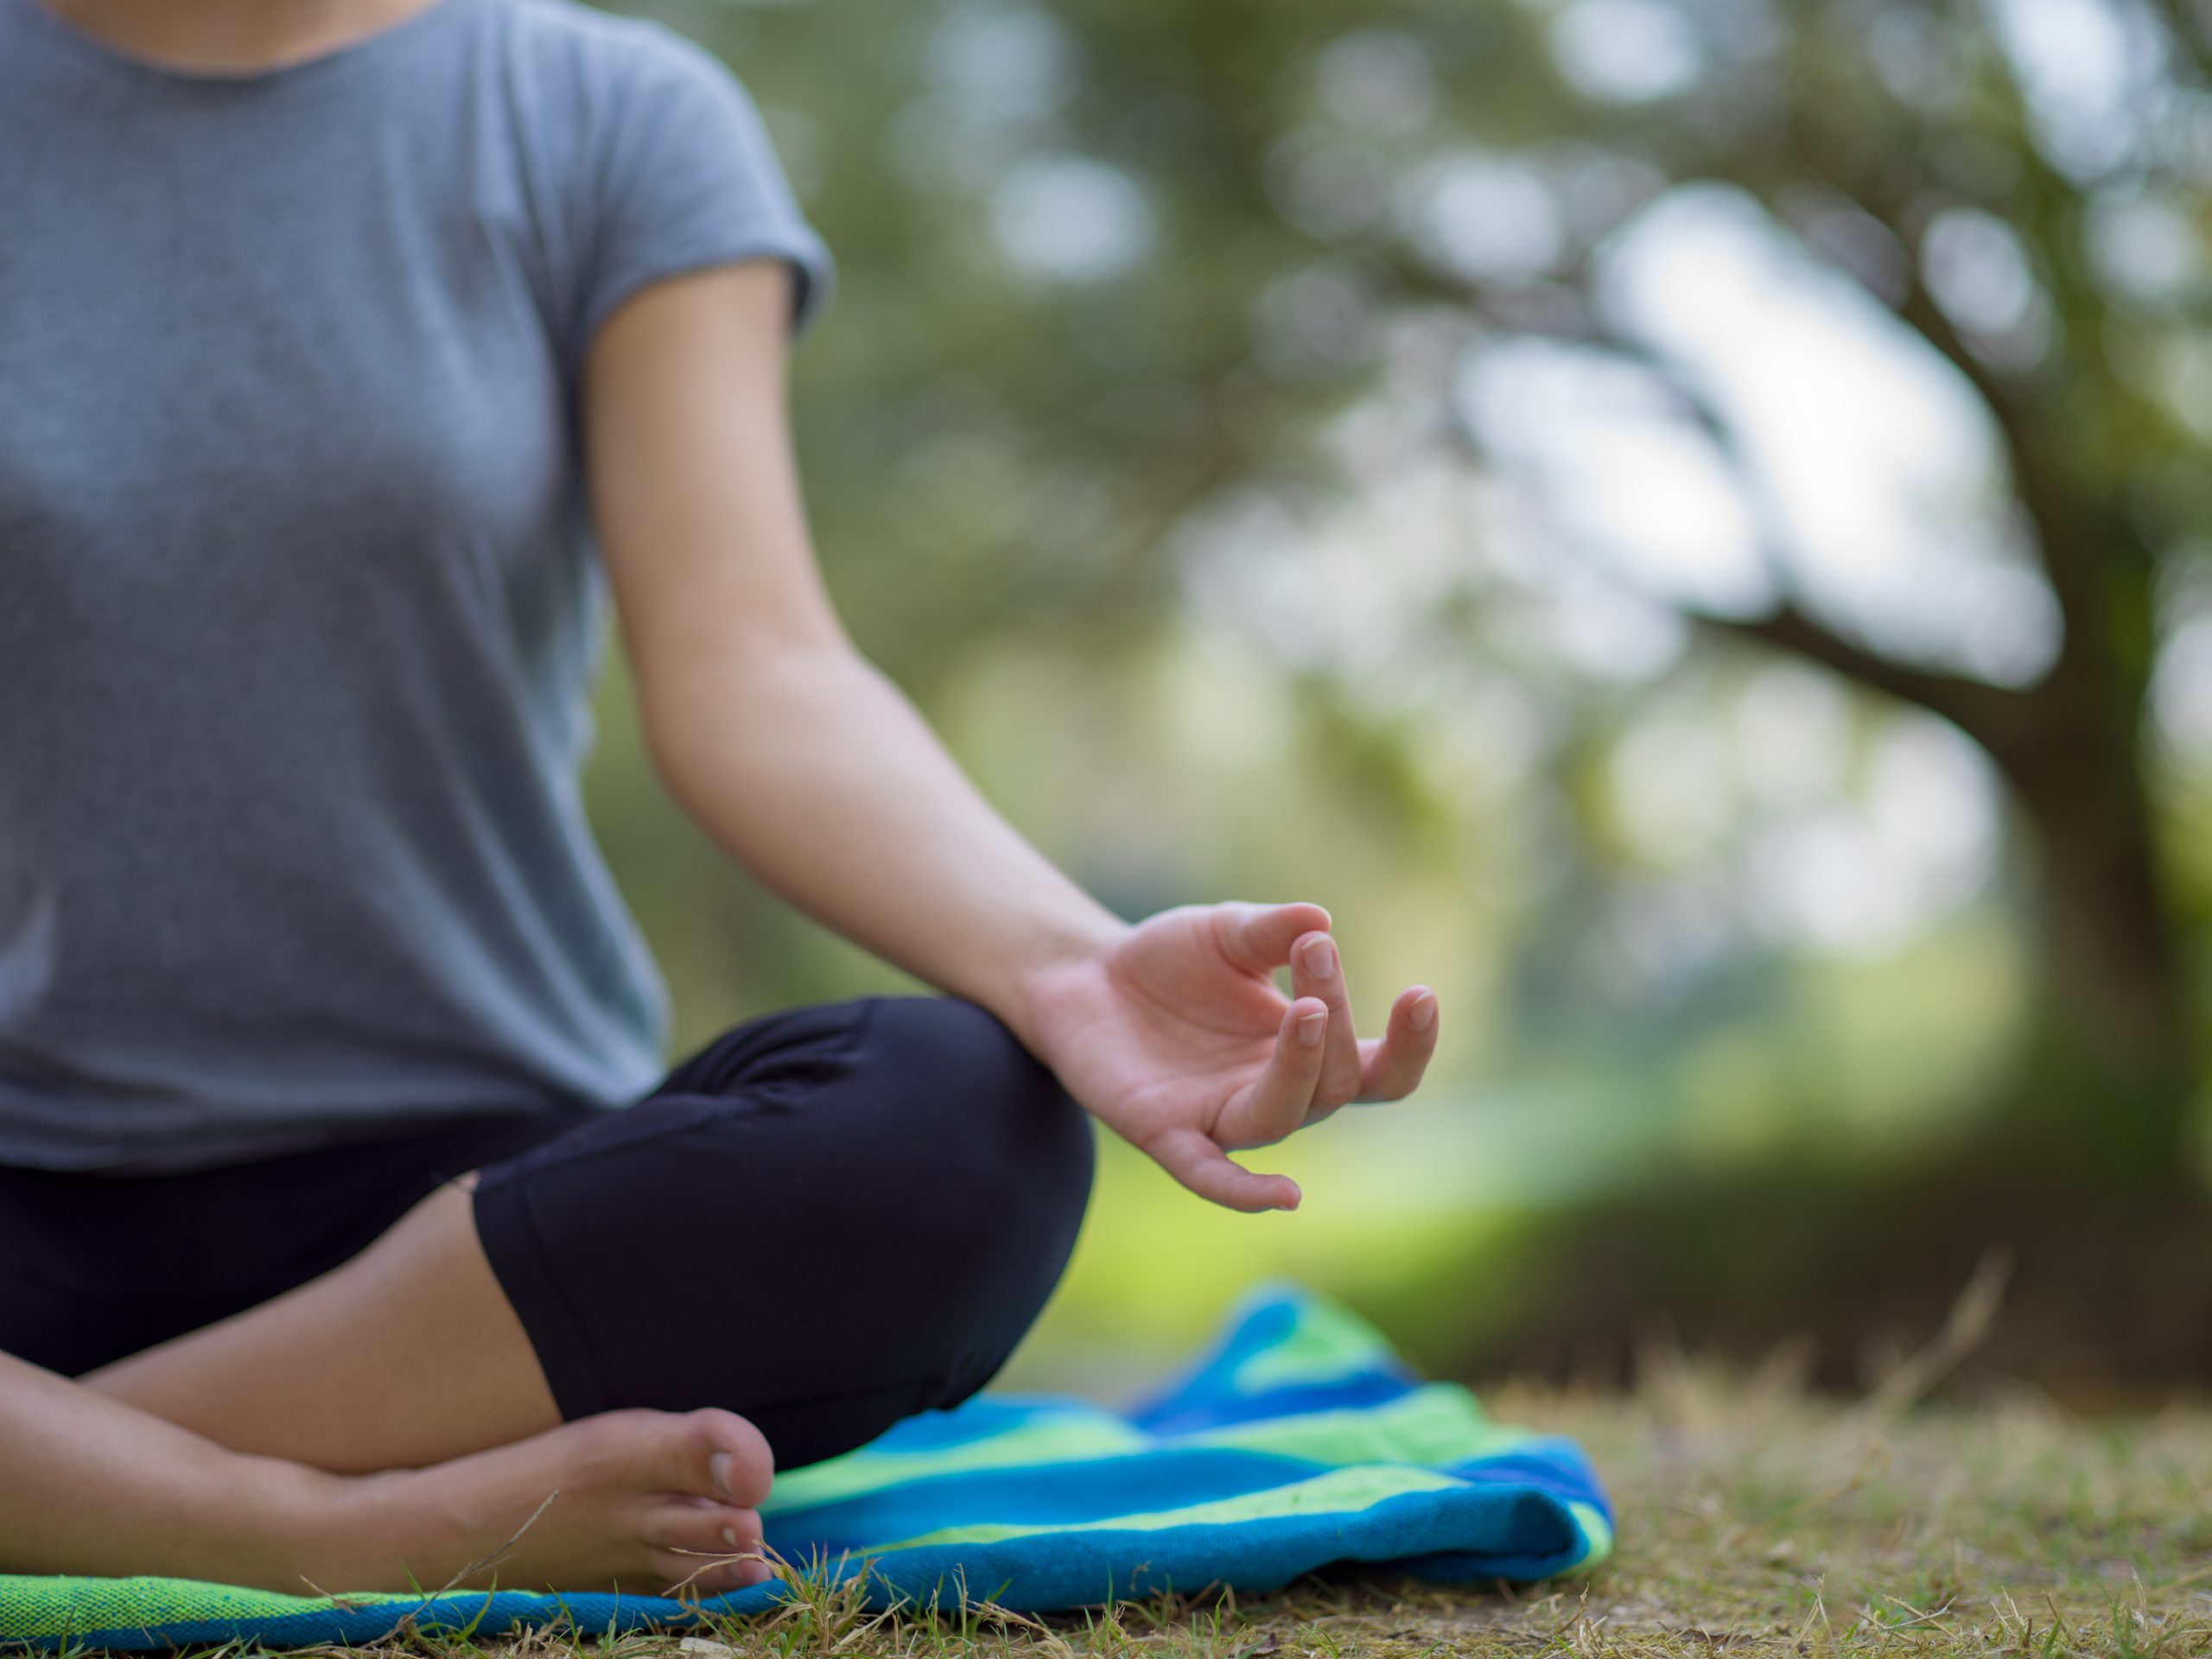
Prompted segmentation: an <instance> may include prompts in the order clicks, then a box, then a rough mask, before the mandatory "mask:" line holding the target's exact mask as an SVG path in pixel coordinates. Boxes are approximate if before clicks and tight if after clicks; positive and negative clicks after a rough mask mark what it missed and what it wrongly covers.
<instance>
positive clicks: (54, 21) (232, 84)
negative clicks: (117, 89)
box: [0, 0, 474, 91]
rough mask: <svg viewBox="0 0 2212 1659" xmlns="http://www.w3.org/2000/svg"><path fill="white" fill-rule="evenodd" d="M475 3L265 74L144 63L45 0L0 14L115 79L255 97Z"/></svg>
mask: <svg viewBox="0 0 2212 1659" xmlns="http://www.w3.org/2000/svg"><path fill="white" fill-rule="evenodd" d="M472 3H474V0H429V4H428V5H425V6H423V7H421V8H419V9H418V10H415V11H413V12H410V13H409V14H408V15H407V16H404V17H403V18H401V19H400V20H399V21H398V22H396V23H388V24H386V25H385V27H384V28H382V29H378V30H376V31H375V32H374V33H373V34H369V35H362V36H360V37H359V39H357V40H353V41H346V43H345V44H343V45H341V46H336V47H333V48H330V49H329V50H328V51H327V52H318V53H316V54H315V55H314V56H312V57H306V58H296V59H293V60H289V61H287V62H283V63H277V64H271V65H270V66H269V67H266V68H263V69H242V70H241V69H192V68H187V67H184V66H182V65H181V64H175V63H166V62H163V61H162V60H161V59H159V58H148V57H142V56H140V55H139V54H137V53H134V52H130V51H127V50H125V49H124V48H122V47H119V46H115V45H111V43H110V42H108V41H104V40H102V39H100V38H99V36H98V35H93V34H92V33H90V32H88V31H87V30H85V29H79V27H78V26H77V25H76V24H74V23H73V22H70V21H69V20H68V19H67V18H66V17H64V16H61V15H60V13H59V12H57V11H55V10H53V9H52V8H51V7H50V6H48V5H47V4H46V3H44V0H0V11H13V12H20V13H22V16H23V17H24V20H25V22H27V23H28V24H29V27H30V28H31V29H33V30H34V31H35V32H36V33H39V34H41V35H44V36H45V37H46V38H47V39H48V40H49V41H53V42H54V43H55V44H57V45H58V46H60V48H62V49H63V50H64V51H66V52H67V53H68V54H70V55H71V56H73V57H74V58H76V59H78V60H79V61H81V62H85V63H89V64H92V65H93V66H95V67H99V68H101V69H104V70H105V71H107V72H108V73H113V74H120V75H126V76H130V77H133V78H135V79H139V80H141V81H145V82H152V83H156V84H162V85H166V86H178V87H186V88H199V87H207V88H213V89H217V90H221V89H226V88H228V89H233V90H238V91H250V90H251V89H254V88H257V87H274V86H284V85H290V84H293V83H296V82H302V81H308V80H316V79H324V78H327V77H328V76H331V75H334V74H338V73H343V72H345V71H346V70H349V69H352V68H353V67H356V66H358V65H361V64H364V63H366V62H369V61H371V60H374V59H376V58H378V57H380V56H382V55H383V54H385V52H388V51H390V50H391V49H392V48H396V47H397V46H398V45H400V44H402V43H404V41H410V40H413V39H415V38H416V36H418V35H425V34H428V33H430V32H432V31H433V30H435V29H437V28H439V27H440V26H441V25H442V24H443V23H444V22H447V21H448V20H449V19H451V18H452V17H454V16H457V15H458V14H460V13H461V12H462V11H463V10H467V7H468V6H469V5H470V4H472Z"/></svg>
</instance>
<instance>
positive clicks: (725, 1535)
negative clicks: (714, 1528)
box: [722, 1527, 737, 1549]
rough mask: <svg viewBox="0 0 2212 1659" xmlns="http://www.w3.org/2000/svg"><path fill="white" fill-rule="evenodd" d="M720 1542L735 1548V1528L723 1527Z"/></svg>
mask: <svg viewBox="0 0 2212 1659" xmlns="http://www.w3.org/2000/svg"><path fill="white" fill-rule="evenodd" d="M722 1542H724V1543H726V1544H728V1546H729V1547H730V1548H732V1549H735V1548H737V1529H736V1528H735V1527H724V1528H723V1529H722Z"/></svg>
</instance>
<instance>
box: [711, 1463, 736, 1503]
mask: <svg viewBox="0 0 2212 1659" xmlns="http://www.w3.org/2000/svg"><path fill="white" fill-rule="evenodd" d="M736 1471H737V1459H735V1458H734V1457H732V1456H731V1455H730V1454H729V1453H728V1452H715V1455H714V1456H713V1457H711V1458H709V1459H707V1472H708V1473H709V1475H711V1476H713V1477H714V1481H715V1485H717V1486H719V1487H720V1488H721V1490H722V1491H723V1493H724V1494H725V1495H726V1496H728V1497H736V1496H737V1491H736V1489H735V1488H734V1487H733V1486H732V1485H731V1484H730V1478H731V1477H732V1476H733V1475H734V1474H735V1473H736Z"/></svg>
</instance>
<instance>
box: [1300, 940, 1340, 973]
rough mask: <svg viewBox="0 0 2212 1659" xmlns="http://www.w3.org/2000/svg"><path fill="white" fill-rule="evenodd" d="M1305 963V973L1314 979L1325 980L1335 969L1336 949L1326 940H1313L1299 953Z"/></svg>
mask: <svg viewBox="0 0 2212 1659" xmlns="http://www.w3.org/2000/svg"><path fill="white" fill-rule="evenodd" d="M1299 954H1300V956H1301V957H1303V958H1304V959H1305V962H1306V972H1307V973H1309V974H1311V975H1313V977H1314V978H1316V979H1326V978H1327V977H1328V976H1330V975H1331V974H1332V973H1334V972H1335V971H1336V969H1337V947H1336V946H1335V945H1334V944H1331V943H1330V942H1329V941H1328V940H1327V939H1315V940H1313V942H1312V943H1311V944H1307V945H1306V949H1305V950H1302V951H1300V953H1299Z"/></svg>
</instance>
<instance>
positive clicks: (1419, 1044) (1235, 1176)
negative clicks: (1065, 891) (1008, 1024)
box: [1024, 904, 1436, 1211]
mask: <svg viewBox="0 0 2212 1659" xmlns="http://www.w3.org/2000/svg"><path fill="white" fill-rule="evenodd" d="M1328 929H1329V912H1326V911H1325V910H1323V909H1322V908H1321V907H1320V906H1319V905H1241V904H1228V905H1192V906H1185V907H1183V908H1181V909H1178V910H1170V911H1163V912H1161V913H1160V914H1159V915H1157V916H1154V917H1152V918H1150V919H1148V920H1147V921H1145V922H1142V923H1140V924H1139V925H1136V926H1135V927H1133V928H1129V929H1127V930H1126V931H1119V932H1116V933H1115V934H1113V935H1111V936H1110V937H1108V938H1104V939H1103V940H1101V941H1100V942H1099V943H1098V944H1096V946H1094V947H1092V948H1090V949H1089V950H1084V951H1083V952H1080V953H1078V954H1077V955H1075V956H1072V957H1068V958H1066V959H1065V960H1062V961H1060V962H1058V963H1054V964H1053V965H1052V966H1051V967H1049V968H1046V969H1041V970H1039V972H1038V973H1037V974H1036V975H1035V976H1033V979H1032V981H1031V982H1030V984H1029V986H1028V988H1027V997H1026V1001H1027V1009H1026V1013H1027V1016H1028V1017H1027V1020H1025V1021H1024V1023H1025V1024H1026V1025H1027V1027H1028V1030H1027V1032H1026V1033H1025V1035H1026V1036H1027V1039H1029V1041H1030V1043H1031V1046H1033V1048H1034V1049H1035V1050H1036V1052H1038V1054H1039V1057H1040V1058H1043V1059H1044V1060H1045V1062H1046V1064H1047V1065H1050V1066H1051V1067H1052V1070H1053V1071H1055V1072H1057V1073H1058V1076H1059V1078H1060V1081H1061V1082H1062V1083H1064V1084H1066V1085H1067V1088H1068V1091H1069V1092H1070V1093H1071V1094H1072V1095H1074V1096H1075V1097H1076V1099H1077V1100H1078V1101H1080V1102H1081V1103H1083V1104H1084V1106H1085V1107H1087V1108H1088V1109H1090V1111H1091V1112H1092V1113H1093V1114H1094V1115H1095V1116H1097V1117H1099V1118H1101V1119H1103V1121H1104V1122H1106V1123H1107V1125H1108V1126H1109V1127H1110V1128H1113V1129H1114V1130H1115V1131H1116V1133H1117V1134H1119V1135H1122V1138H1123V1139H1125V1140H1127V1141H1129V1142H1131V1143H1132V1144H1133V1145H1135V1146H1136V1147H1141V1149H1142V1150H1143V1151H1145V1152H1147V1153H1148V1154H1151V1155H1152V1157H1153V1158H1154V1159H1155V1160H1158V1161H1159V1163H1160V1166H1162V1167H1163V1168H1165V1169H1166V1171H1167V1173H1169V1174H1171V1175H1173V1177H1174V1178H1175V1179H1177V1180H1179V1181H1180V1182H1182V1183H1183V1185H1185V1186H1187V1187H1189V1188H1190V1189H1191V1191H1192V1192H1196V1193H1197V1194H1198V1196H1199V1197H1201V1198H1211V1199H1212V1200H1213V1201H1214V1202H1215V1203H1216V1204H1220V1205H1227V1206H1228V1207H1229V1208H1230V1209H1232V1210H1245V1211H1261V1210H1292V1209H1295V1208H1297V1205H1298V1199H1299V1192H1298V1185H1297V1183H1295V1182H1294V1181H1293V1180H1291V1179H1289V1178H1288V1177H1287V1176H1283V1175H1262V1174H1256V1173H1254V1172H1252V1171H1250V1170H1247V1169H1244V1168H1242V1167H1240V1166H1238V1165H1237V1164H1236V1163H1234V1162H1232V1161H1231V1160H1230V1157H1229V1155H1228V1154H1230V1152H1233V1151H1235V1150H1236V1149H1237V1148H1239V1147H1259V1146H1266V1145H1268V1144H1269V1143H1271V1142H1274V1141H1280V1140H1281V1139H1282V1138H1283V1137H1284V1136H1286V1135H1289V1134H1290V1133H1291V1132H1292V1131H1293V1130H1295V1129H1298V1128H1303V1127H1304V1126H1305V1125H1306V1124H1308V1123H1313V1122H1318V1121H1319V1120H1320V1119H1321V1118H1324V1117H1326V1116H1328V1115H1329V1114H1330V1113H1331V1112H1333V1111H1334V1110H1336V1109H1337V1108H1338V1107H1339V1106H1342V1105H1344V1104H1346V1103H1350V1102H1353V1101H1378V1100H1397V1099H1400V1098H1402V1097H1403V1096H1406V1095H1408V1094H1410V1093H1412V1092H1413V1089H1414V1085H1415V1084H1418V1083H1419V1082H1420V1081H1421V1073H1422V1072H1423V1071H1425V1070H1427V1066H1428V1060H1429V1056H1430V1055H1431V1054H1433V1053H1434V1052H1435V1050H1436V997H1435V995H1434V994H1433V992H1431V991H1429V990H1428V989H1427V988H1425V987H1422V986H1418V985H1417V986H1414V987H1413V988H1410V989H1408V990H1405V991H1402V992H1401V993H1399V995H1398V999H1397V1001H1395V1002H1394V1003H1393V1004H1392V1005H1391V1007H1390V1020H1389V1026H1388V1027H1387V1028H1386V1029H1385V1031H1384V1033H1383V1036H1382V1037H1380V1038H1379V1039H1378V1038H1368V1039H1361V1038H1360V1037H1359V1035H1358V1034H1357V1032H1355V1031H1354V1029H1353V1027H1352V1020H1351V1002H1350V1001H1349V1000H1348V999H1347V997H1346V996H1345V994H1344V968H1343V964H1342V963H1341V962H1340V961H1339V959H1338V955H1337V944H1336V941H1335V940H1334V939H1332V938H1330V937H1329V931H1328ZM1284 963H1288V964H1289V965H1290V969H1291V989H1292V991H1293V992H1294V995H1293V996H1291V997H1286V996H1284V995H1282V993H1281V991H1279V990H1277V989H1276V988H1275V982H1274V970H1275V969H1277V968H1279V967H1281V966H1282V965H1283V964H1284Z"/></svg>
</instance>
